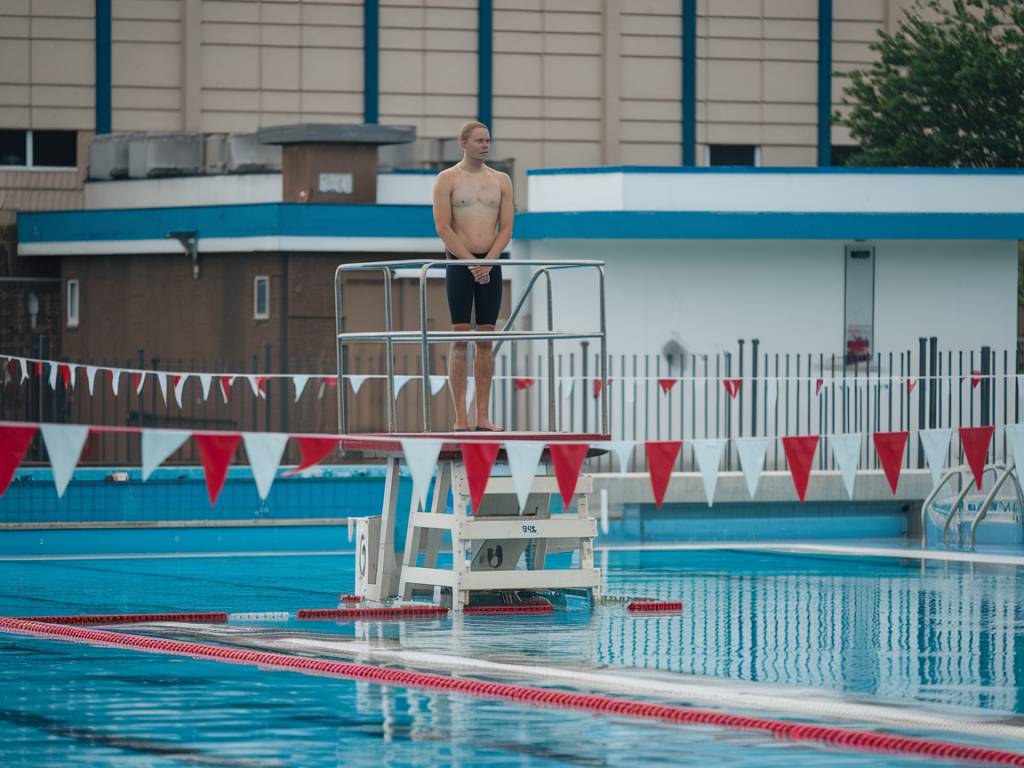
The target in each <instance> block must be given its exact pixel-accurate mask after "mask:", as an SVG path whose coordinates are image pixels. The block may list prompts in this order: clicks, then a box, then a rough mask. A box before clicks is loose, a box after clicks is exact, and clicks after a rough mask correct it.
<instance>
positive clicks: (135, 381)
mask: <svg viewBox="0 0 1024 768" xmlns="http://www.w3.org/2000/svg"><path fill="white" fill-rule="evenodd" d="M141 382H142V374H141V373H139V372H138V371H132V389H133V390H134V391H135V392H138V391H139V384H140V383H141Z"/></svg>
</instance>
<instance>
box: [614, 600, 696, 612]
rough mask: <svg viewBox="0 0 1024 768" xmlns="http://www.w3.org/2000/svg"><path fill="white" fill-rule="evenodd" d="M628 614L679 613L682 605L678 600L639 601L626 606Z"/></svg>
mask: <svg viewBox="0 0 1024 768" xmlns="http://www.w3.org/2000/svg"><path fill="white" fill-rule="evenodd" d="M626 610H627V611H629V612H630V613H679V612H680V611H682V610H683V603H682V602H681V601H679V600H641V601H636V602H632V603H629V604H627V605H626Z"/></svg>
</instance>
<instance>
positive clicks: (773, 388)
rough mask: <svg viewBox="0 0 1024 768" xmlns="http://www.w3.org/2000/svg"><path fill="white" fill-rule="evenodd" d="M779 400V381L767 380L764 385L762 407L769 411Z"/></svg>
mask: <svg viewBox="0 0 1024 768" xmlns="http://www.w3.org/2000/svg"><path fill="white" fill-rule="evenodd" d="M778 399H779V380H778V379H767V380H766V381H765V383H764V407H765V410H766V411H770V410H772V409H773V408H774V407H775V403H776V402H778Z"/></svg>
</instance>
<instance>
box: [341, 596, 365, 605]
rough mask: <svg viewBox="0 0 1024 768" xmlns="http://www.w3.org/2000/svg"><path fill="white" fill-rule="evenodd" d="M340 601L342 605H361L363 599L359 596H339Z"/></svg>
mask: <svg viewBox="0 0 1024 768" xmlns="http://www.w3.org/2000/svg"><path fill="white" fill-rule="evenodd" d="M338 600H339V601H340V602H342V603H361V602H363V598H361V597H360V596H359V595H338Z"/></svg>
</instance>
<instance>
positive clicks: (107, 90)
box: [96, 0, 113, 133]
mask: <svg viewBox="0 0 1024 768" xmlns="http://www.w3.org/2000/svg"><path fill="white" fill-rule="evenodd" d="M110 3H111V0H96V133H110V131H111V124H112V122H113V121H112V113H113V108H112V103H111V65H110V55H111V54H110V51H111V11H110Z"/></svg>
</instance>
